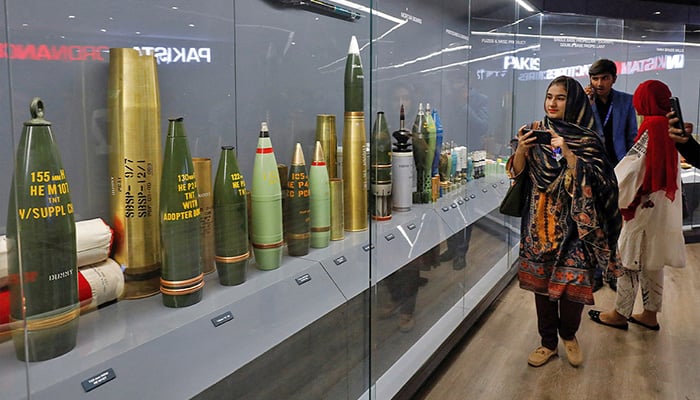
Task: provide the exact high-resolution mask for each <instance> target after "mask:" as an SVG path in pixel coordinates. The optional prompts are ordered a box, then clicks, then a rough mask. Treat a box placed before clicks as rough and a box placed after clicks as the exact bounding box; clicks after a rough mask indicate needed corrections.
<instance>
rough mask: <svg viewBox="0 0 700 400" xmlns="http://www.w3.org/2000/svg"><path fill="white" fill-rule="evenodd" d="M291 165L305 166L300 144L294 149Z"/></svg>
mask: <svg viewBox="0 0 700 400" xmlns="http://www.w3.org/2000/svg"><path fill="white" fill-rule="evenodd" d="M292 165H306V160H304V151H303V150H302V149H301V143H297V145H296V147H294V155H293V156H292Z"/></svg>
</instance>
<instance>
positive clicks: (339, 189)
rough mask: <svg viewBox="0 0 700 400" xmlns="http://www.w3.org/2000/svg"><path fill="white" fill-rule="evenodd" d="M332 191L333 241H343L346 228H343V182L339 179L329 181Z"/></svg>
mask: <svg viewBox="0 0 700 400" xmlns="http://www.w3.org/2000/svg"><path fill="white" fill-rule="evenodd" d="M329 186H330V190H331V240H343V238H345V228H344V226H343V180H342V179H339V178H332V179H329Z"/></svg>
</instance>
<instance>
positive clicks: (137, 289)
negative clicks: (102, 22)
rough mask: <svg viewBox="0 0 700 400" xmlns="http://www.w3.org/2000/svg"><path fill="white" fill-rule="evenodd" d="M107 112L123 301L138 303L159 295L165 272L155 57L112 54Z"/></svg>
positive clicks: (133, 52) (123, 50)
mask: <svg viewBox="0 0 700 400" xmlns="http://www.w3.org/2000/svg"><path fill="white" fill-rule="evenodd" d="M107 109H108V132H109V174H110V182H111V195H110V210H111V216H112V228H113V229H114V259H115V260H116V261H117V262H118V263H119V264H120V265H121V266H122V268H123V270H124V278H125V282H126V286H125V293H124V298H126V299H136V298H141V297H146V296H151V295H154V294H156V293H158V289H159V278H160V267H161V260H160V221H159V218H158V207H159V196H160V178H161V162H162V151H161V126H160V97H159V89H158V75H157V70H156V59H155V57H154V56H153V55H139V52H138V51H137V50H134V49H131V48H113V49H110V50H109V82H108V90H107Z"/></svg>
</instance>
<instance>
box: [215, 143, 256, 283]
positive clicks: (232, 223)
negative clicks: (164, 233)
mask: <svg viewBox="0 0 700 400" xmlns="http://www.w3.org/2000/svg"><path fill="white" fill-rule="evenodd" d="M247 203H248V202H247V198H246V183H245V179H244V178H243V175H242V174H241V171H240V169H239V168H238V160H237V159H236V153H235V151H234V148H233V146H222V147H221V157H220V159H219V166H218V168H217V170H216V178H215V181H214V236H215V244H216V246H215V250H216V256H215V260H216V271H217V273H218V276H219V282H220V283H221V284H222V285H225V286H233V285H238V284H241V283H243V282H245V280H246V275H247V267H248V260H249V259H250V249H249V245H248V204H247Z"/></svg>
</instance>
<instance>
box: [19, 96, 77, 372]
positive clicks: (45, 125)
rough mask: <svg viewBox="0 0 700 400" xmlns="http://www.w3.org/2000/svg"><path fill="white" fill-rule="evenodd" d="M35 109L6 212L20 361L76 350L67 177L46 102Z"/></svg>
mask: <svg viewBox="0 0 700 400" xmlns="http://www.w3.org/2000/svg"><path fill="white" fill-rule="evenodd" d="M30 110H31V115H32V119H31V120H29V121H27V122H25V123H24V128H23V129H22V136H21V138H20V140H19V144H18V147H17V157H16V159H15V171H14V177H13V180H12V188H11V189H10V202H9V207H8V213H7V251H8V253H7V258H8V264H9V265H8V269H9V276H8V279H9V286H10V320H11V321H16V322H15V323H14V324H17V326H16V327H13V328H14V329H13V332H12V339H13V341H14V343H15V353H16V355H17V358H18V359H20V360H22V361H43V360H48V359H51V358H54V357H58V356H60V355H62V354H65V353H67V352H69V351H70V350H72V349H73V348H74V347H75V343H76V338H77V334H78V315H79V313H80V304H79V302H78V267H77V256H76V241H75V220H74V215H73V203H72V202H71V197H70V191H69V189H68V182H67V181H66V174H65V171H64V170H63V167H62V163H61V157H60V155H59V153H58V148H57V146H56V143H55V142H54V138H53V133H52V132H51V123H50V122H48V121H46V120H45V119H44V105H43V103H42V101H41V100H40V99H39V98H34V99H33V100H32V103H31V106H30ZM23 320H24V322H26V336H25V333H24V329H23V328H24V327H25V324H24V322H23ZM14 324H13V325H14ZM25 338H26V340H27V342H26V346H25Z"/></svg>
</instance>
